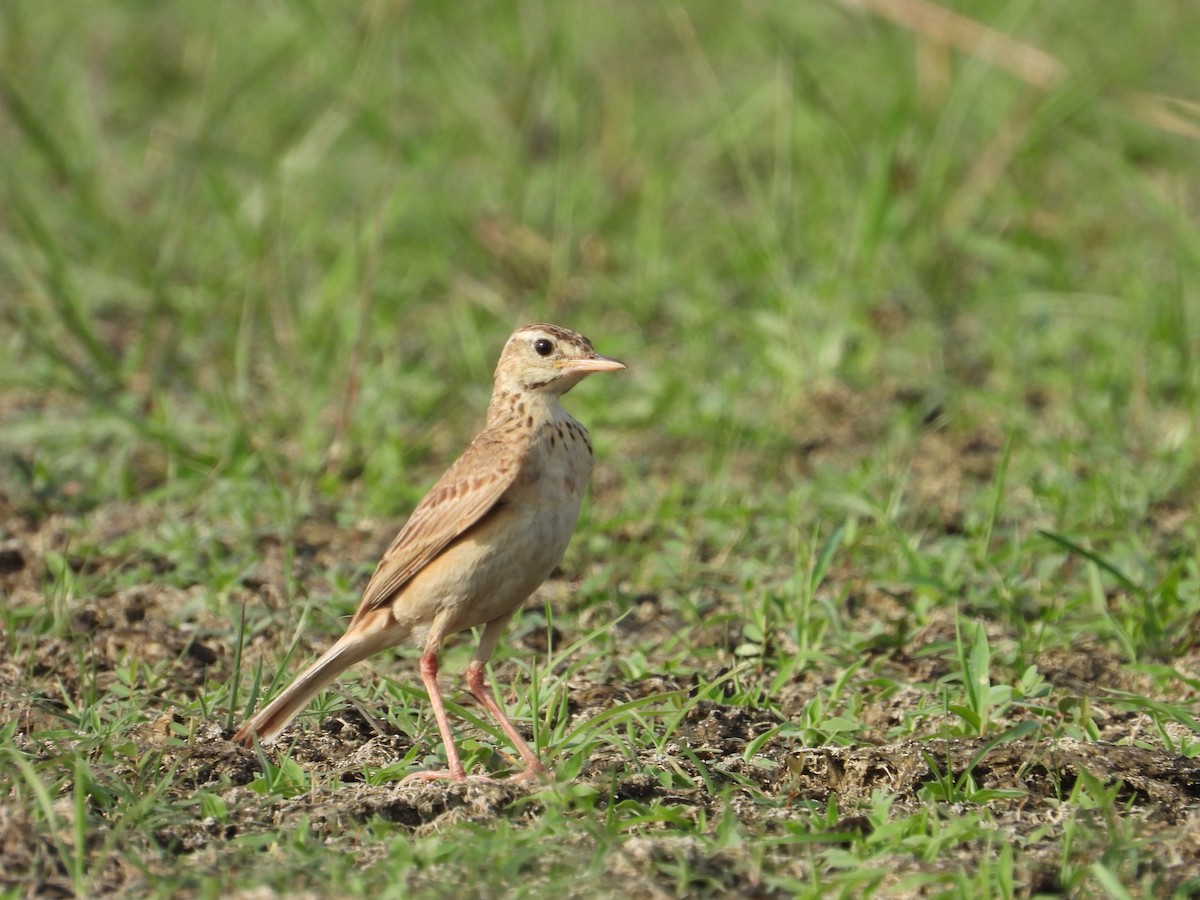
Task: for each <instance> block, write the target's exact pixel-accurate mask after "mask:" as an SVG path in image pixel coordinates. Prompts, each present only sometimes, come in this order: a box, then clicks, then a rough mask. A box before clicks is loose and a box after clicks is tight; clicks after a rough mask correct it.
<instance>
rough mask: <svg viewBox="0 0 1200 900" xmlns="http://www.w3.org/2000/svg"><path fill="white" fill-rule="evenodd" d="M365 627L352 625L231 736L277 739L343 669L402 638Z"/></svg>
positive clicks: (242, 739) (247, 742) (249, 739)
mask: <svg viewBox="0 0 1200 900" xmlns="http://www.w3.org/2000/svg"><path fill="white" fill-rule="evenodd" d="M383 612H385V613H387V612H390V611H388V610H384V611H383ZM368 627H369V626H368ZM363 631H364V629H363V628H362V627H359V628H353V629H351V630H350V631H348V632H346V633H345V634H344V635H342V636H341V637H340V638H339V639H338V641H337V642H336V643H335V644H334V645H333V646H332V647H330V648H329V649H328V650H326V651H325V652H324V653H322V654H321V656H320V657H319V658H318V659H317V661H316V662H314V663H313V664H312V665H311V666H309V667H308V668H307V669H305V670H304V671H303V672H301V673H300V675H299V676H298V677H297V678H296V680H295V681H293V682H292V683H291V684H290V685H288V687H287V690H285V691H284V692H283V693H282V694H280V695H279V696H278V697H276V698H275V699H274V700H272V701H271V702H270V703H268V704H267V705H266V706H265V707H263V708H262V709H261V710H259V711H258V713H257V714H256V715H254V716H253V717H252V718H251V719H250V720H249V721H248V722H246V724H245V725H243V726H242V727H241V728H239V729H238V730H237V732H236V733H235V734H234V736H233V738H232V739H233V740H234V741H236V742H237V743H240V744H245V745H246V746H250V745H252V744H253V743H254V739H255V738H258V739H259V741H261V742H262V743H264V744H266V743H269V742H271V741H273V740H275V738H277V737H279V734H280V733H281V732H282V731H283V729H285V728H287V726H288V724H289V723H290V722H291V721H292V719H294V718H296V716H297V715H298V714H299V712H300V711H301V710H302V709H304V707H306V706H308V702H309V701H310V700H312V698H313V697H315V696H316V695H317V694H318V693H320V692H321V691H322V690H323V689H324V688H326V687H328V686H329V684H330V683H332V682H333V681H334V679H336V678H337V677H338V676H339V675H341V674H342V672H344V671H346V669H348V668H350V666H352V665H354V664H355V663H356V662H360V661H362V660H364V659H366V658H367V657H368V656H370V655H371V654H373V653H377V652H378V651H380V650H382V649H384V648H385V647H393V646H395V645H396V644H397V643H400V641H401V640H402V639H403V635H398V634H396V633H395V632H394V630H392V629H386V628H385V629H380V630H378V631H375V632H374V633H373V634H363Z"/></svg>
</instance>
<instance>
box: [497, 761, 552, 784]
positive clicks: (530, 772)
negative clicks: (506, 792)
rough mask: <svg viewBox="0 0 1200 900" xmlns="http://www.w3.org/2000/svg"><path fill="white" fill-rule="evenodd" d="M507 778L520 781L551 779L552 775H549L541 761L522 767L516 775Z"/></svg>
mask: <svg viewBox="0 0 1200 900" xmlns="http://www.w3.org/2000/svg"><path fill="white" fill-rule="evenodd" d="M507 780H508V781H521V782H529V781H553V780H554V776H553V775H551V774H550V773H549V772H548V771H547V770H546V767H545V766H543V765H542V764H541V763H538V765H537V766H526V767H525V768H524V769H522V770H521V771H520V772H518V773H517V774H516V775H510V776H508V779H507Z"/></svg>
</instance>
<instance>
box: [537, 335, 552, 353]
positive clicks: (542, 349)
mask: <svg viewBox="0 0 1200 900" xmlns="http://www.w3.org/2000/svg"><path fill="white" fill-rule="evenodd" d="M533 349H534V350H536V351H537V353H538V356H549V355H550V354H551V353H553V352H554V344H552V343H551V342H550V341H548V340H546V339H545V338H541V339H539V340H536V341H534V342H533Z"/></svg>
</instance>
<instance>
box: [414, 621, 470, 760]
mask: <svg viewBox="0 0 1200 900" xmlns="http://www.w3.org/2000/svg"><path fill="white" fill-rule="evenodd" d="M420 670H421V681H422V682H424V684H425V692H426V693H427V694H428V695H429V705H430V706H432V707H433V718H434V719H435V720H436V721H437V727H438V732H439V733H440V734H441V736H442V744H443V745H445V747H446V765H447V767H448V768H447V770H446V771H444V772H414V773H413V774H412V775H409V776H408V777H406V778H405V779H404V780H403V781H401V782H400V783H401V784H404V783H405V782H408V781H438V780H443V779H444V780H448V781H466V780H467V773H466V771H465V770H464V769H463V764H462V762H461V761H460V760H459V758H458V748H457V747H455V746H454V734H453V732H451V731H450V720H449V719H448V718H447V717H446V705H445V704H444V703H443V702H442V692H441V690H440V689H439V688H438V681H437V674H438V647H437V645H436V644H435V643H433V642H430V643H428V644H426V646H425V652H424V653H422V654H421V662H420Z"/></svg>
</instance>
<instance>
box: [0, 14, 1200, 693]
mask: <svg viewBox="0 0 1200 900" xmlns="http://www.w3.org/2000/svg"><path fill="white" fill-rule="evenodd" d="M956 14H957V16H960V17H956ZM1197 46H1200V18H1198V17H1197V16H1195V15H1194V10H1193V8H1192V5H1191V4H1189V3H1187V2H1183V0H1178V2H1168V0H1161V2H1156V3H1153V4H1149V3H1134V2H1128V0H1121V2H1105V3H1098V2H1090V3H1084V4H1075V5H1064V6H1045V5H1041V4H1034V3H1028V2H1012V3H1004V4H994V3H983V2H979V0H956V2H950V3H946V4H945V5H944V6H934V5H932V4H924V3H919V2H914V0H895V2H887V0H863V2H851V0H845V2H836V0H828V2H819V3H806V4H789V3H782V2H747V3H740V4H729V3H717V2H701V3H679V2H662V3H650V4H633V3H624V4H622V3H593V4H579V3H561V4H550V3H536V2H520V0H513V2H492V3H478V4H470V5H466V4H418V3H408V2H397V0H388V2H366V3H351V2H326V3H320V4H317V3H308V2H254V3H246V4H241V5H230V4H183V5H181V4H161V3H150V2H121V3H116V2H102V3H92V4H86V5H82V6H81V5H69V4H49V3H45V4H31V3H8V4H5V5H4V6H3V8H2V9H0V98H2V101H3V102H2V105H0V147H2V152H0V348H2V349H0V353H2V354H3V357H2V359H0V492H3V494H4V495H5V497H6V498H7V502H8V504H9V506H10V508H12V509H17V510H20V511H21V512H22V514H24V515H25V516H26V517H27V518H28V519H29V520H30V521H33V522H38V521H44V520H45V519H46V518H47V517H50V516H52V515H57V514H64V515H66V516H69V517H74V519H75V520H76V521H78V522H79V523H80V524H79V525H78V526H77V530H78V533H79V535H78V538H77V543H76V544H75V548H76V550H77V552H81V553H83V554H85V555H86V554H92V555H95V556H96V557H112V556H113V555H114V554H115V555H120V554H122V553H128V554H129V556H128V559H127V560H126V562H124V563H123V564H122V565H121V566H119V567H118V570H117V572H116V573H115V574H114V573H113V572H110V571H106V572H105V574H104V575H103V576H102V577H99V578H98V579H97V580H92V581H89V580H88V578H87V576H86V573H85V574H80V575H79V576H78V578H77V579H76V580H75V581H74V582H72V583H73V585H74V588H73V590H74V591H75V592H76V593H75V596H78V597H82V598H86V597H89V596H94V595H95V594H97V593H99V594H100V595H103V593H104V591H110V590H112V589H113V588H114V586H119V585H121V584H140V583H144V582H146V581H148V580H153V581H157V582H160V583H175V584H178V585H180V586H184V587H190V586H193V585H196V584H199V585H201V586H202V587H203V588H204V590H205V592H206V594H205V600H204V603H205V605H206V606H207V608H208V610H209V611H210V612H211V613H214V614H216V615H218V616H221V617H225V618H226V619H227V621H229V622H230V623H231V624H230V628H231V631H230V640H231V642H232V641H233V640H234V638H233V622H234V619H235V617H236V614H237V613H236V610H235V609H233V608H231V606H230V604H229V603H228V602H227V600H228V592H227V587H228V586H230V585H233V584H236V582H237V579H238V578H239V577H240V575H241V574H243V573H244V572H245V571H247V570H248V569H250V568H253V566H254V565H255V564H256V556H257V548H256V543H255V539H256V537H258V536H261V534H262V533H263V532H264V531H271V532H273V533H274V532H278V533H280V534H282V535H283V536H284V538H285V543H286V541H287V538H288V536H289V535H290V534H292V531H293V530H294V529H295V528H296V527H297V525H298V523H299V522H301V521H303V520H305V519H306V518H317V519H321V520H328V521H332V522H335V523H337V524H338V525H340V526H346V527H349V526H350V525H352V524H354V523H358V522H361V521H366V522H369V523H375V524H373V525H372V526H371V527H372V529H373V530H378V531H379V532H380V536H381V537H383V536H384V534H383V533H384V532H386V531H387V530H388V529H387V528H386V527H384V526H382V525H378V523H379V522H380V521H381V520H382V521H386V522H390V521H393V520H398V519H399V518H400V517H402V516H403V515H404V513H405V511H407V510H408V509H409V508H410V507H411V505H412V504H413V503H415V502H416V500H417V499H419V497H420V495H421V493H422V492H423V491H424V489H425V488H426V487H427V486H428V485H429V484H430V483H431V481H432V480H433V478H435V477H436V476H437V475H438V474H439V473H440V471H441V470H442V469H443V468H444V466H445V465H446V464H448V462H449V461H450V460H451V459H452V458H453V456H454V455H455V454H456V453H457V452H458V451H459V450H460V449H461V447H462V446H464V445H465V443H466V441H467V440H468V439H469V438H470V436H471V435H472V434H473V433H474V430H475V429H476V428H477V427H478V425H479V423H480V421H481V418H482V413H483V409H484V407H485V405H486V401H487V397H488V394H489V390H490V375H491V370H492V367H493V365H494V363H495V358H496V355H497V354H498V352H499V349H500V347H501V346H502V344H503V341H504V339H505V337H506V336H507V334H508V333H509V331H510V330H511V329H512V328H513V327H515V326H517V325H520V324H523V323H525V322H530V321H538V320H548V321H553V322H556V323H559V324H563V325H567V326H570V327H573V328H577V329H579V330H581V331H583V332H584V333H586V334H588V335H589V336H590V337H591V338H592V339H593V341H594V342H595V343H596V345H597V347H598V349H599V350H600V351H601V352H602V353H607V354H611V355H614V356H617V357H619V358H622V359H624V360H625V361H626V362H628V363H629V364H630V371H629V372H628V373H627V375H626V376H623V377H622V378H620V379H616V378H614V379H606V380H605V382H604V383H603V384H600V383H588V384H586V385H585V386H583V387H582V388H580V389H579V390H578V391H576V392H574V393H573V394H572V395H571V396H570V398H569V401H568V405H569V406H570V407H571V409H572V411H573V412H574V413H575V414H576V415H577V416H578V417H579V418H580V419H581V420H582V421H584V422H585V423H586V424H587V425H588V426H589V427H590V428H591V430H592V432H593V435H594V437H595V438H596V441H597V447H598V467H597V478H596V483H595V485H594V490H593V498H592V501H591V503H590V504H589V506H588V508H587V510H586V511H585V514H584V516H585V517H584V521H583V523H582V524H581V528H580V533H579V535H578V537H577V539H576V541H575V543H574V544H573V545H572V548H571V550H570V551H569V556H568V560H567V563H566V568H567V569H568V570H569V571H570V572H573V573H585V574H586V575H587V578H586V579H585V580H584V582H583V585H582V589H581V592H582V594H583V595H584V598H585V599H584V600H583V601H582V602H583V603H584V604H586V605H593V604H594V605H597V606H598V607H601V608H603V609H605V610H608V611H609V612H610V613H612V612H619V611H622V610H625V609H628V608H629V607H630V606H631V604H633V603H634V598H635V597H637V596H639V595H649V594H654V595H656V596H659V597H661V598H663V602H664V603H665V604H666V606H667V607H668V608H669V609H673V610H674V611H675V612H676V613H677V614H679V615H681V616H682V617H683V618H682V621H683V622H684V624H685V625H686V626H688V627H696V628H700V627H701V626H703V625H704V624H705V622H706V617H707V616H710V615H713V614H716V613H720V614H721V615H724V616H726V617H727V618H728V621H729V622H730V623H731V627H733V628H735V630H736V629H737V628H740V627H741V624H742V623H743V622H752V623H753V624H754V626H755V628H757V629H758V631H757V632H755V634H757V636H758V639H759V640H760V641H765V637H764V634H766V633H769V632H770V631H771V629H772V628H774V627H782V625H781V624H780V623H784V624H788V627H789V628H790V627H792V626H794V625H795V622H796V621H797V618H796V617H797V615H798V613H797V612H796V609H797V606H796V605H795V604H797V603H799V602H800V601H801V600H803V601H804V602H805V603H807V602H808V601H809V600H811V599H812V592H813V591H815V590H816V589H817V588H818V587H819V586H820V585H819V584H818V582H819V581H820V579H819V578H818V579H816V580H815V581H813V582H812V583H811V584H810V583H809V582H808V581H807V580H806V579H808V578H809V577H810V576H811V575H812V574H813V571H814V567H815V568H817V569H820V570H821V572H822V574H828V575H829V577H830V583H829V584H828V585H826V586H825V587H824V588H822V592H823V593H822V596H824V598H825V600H826V603H827V607H826V608H825V609H824V610H823V615H825V614H827V615H828V616H830V619H829V622H831V623H832V624H829V625H828V626H826V625H817V624H812V625H811V626H810V625H809V620H808V618H807V616H808V613H807V611H806V612H805V614H804V615H805V618H804V625H803V627H802V628H801V631H803V632H804V633H803V634H800V633H797V636H796V642H797V643H798V644H800V645H802V646H805V647H806V648H807V647H809V646H810V643H809V642H811V646H813V647H819V649H820V650H821V652H823V653H826V654H830V655H832V656H834V657H837V656H839V655H840V657H841V658H842V659H849V658H853V657H854V655H855V654H856V653H858V652H859V651H860V650H861V649H862V648H863V647H864V646H868V645H869V644H870V643H871V642H872V641H875V640H877V639H878V638H879V634H880V632H881V631H885V630H887V628H888V627H889V626H888V625H887V624H885V623H875V624H873V625H869V624H867V623H862V622H848V621H839V619H838V616H839V615H840V613H838V612H837V610H838V609H840V608H841V607H840V605H841V604H843V603H844V602H846V601H847V598H853V597H854V596H857V595H858V592H859V590H860V588H861V587H862V585H863V584H864V583H865V582H870V583H873V584H882V585H884V586H885V587H886V588H887V590H889V591H892V592H894V593H896V594H897V595H898V596H904V597H910V598H912V597H915V598H916V599H915V600H912V607H913V608H914V609H915V610H916V611H917V612H916V616H917V619H918V620H919V619H920V618H921V616H922V615H923V614H924V611H927V610H928V609H930V608H932V607H934V606H937V605H944V604H960V605H961V608H962V609H964V610H966V611H968V612H969V613H970V615H972V616H974V617H978V618H979V619H980V620H981V621H986V622H991V623H998V624H999V625H1000V626H1001V627H1003V628H1006V629H1011V631H1012V634H1013V635H1014V636H1015V641H1016V643H1015V649H1013V648H1009V649H1008V650H1006V654H1007V655H1006V658H1005V663H1006V665H1009V666H1011V667H1012V669H1011V671H1012V673H1013V677H1014V678H1015V677H1016V676H1018V675H1020V673H1021V672H1022V671H1023V670H1024V667H1025V665H1026V664H1027V663H1029V662H1030V661H1031V660H1033V659H1034V658H1036V655H1037V653H1038V652H1039V651H1040V650H1041V649H1043V648H1045V647H1047V646H1071V645H1073V644H1076V643H1078V641H1079V640H1080V639H1081V636H1086V637H1088V638H1089V639H1091V638H1096V639H1098V640H1100V641H1101V642H1102V643H1105V644H1107V645H1108V646H1112V647H1115V648H1117V649H1118V650H1119V652H1120V653H1121V654H1122V656H1123V657H1124V658H1125V659H1126V660H1127V661H1128V662H1129V663H1130V664H1134V663H1139V662H1141V663H1145V662H1148V661H1155V662H1162V663H1168V664H1169V663H1171V662H1172V661H1173V660H1174V659H1175V658H1176V657H1177V656H1178V655H1179V654H1181V653H1184V652H1185V651H1190V649H1194V647H1195V644H1196V640H1197V632H1196V625H1195V622H1196V616H1197V613H1198V612H1200V571H1198V565H1197V560H1196V547H1197V541H1198V537H1197V526H1196V521H1195V516H1194V511H1195V510H1196V509H1197V507H1198V505H1200V459H1198V453H1197V443H1196V427H1197V416H1198V414H1200V370H1198V367H1197V355H1198V354H1200V282H1198V275H1200V232H1198V229H1197V222H1198V221H1200V216H1198V215H1197V213H1198V212H1200V181H1198V179H1197V172H1198V171H1200V169H1198V166H1197V164H1198V163H1200V106H1198V105H1197V104H1198V102H1200V95H1198V94H1197V87H1196V86H1197V85H1198V84H1200V56H1197V54H1196V53H1194V52H1192V48H1194V47H1197ZM597 382H598V380H597ZM114 503H122V504H130V505H133V506H135V507H152V508H156V509H167V510H171V511H172V516H171V517H170V518H169V519H168V520H167V521H165V522H159V523H158V524H156V525H155V527H154V529H152V530H150V531H147V532H144V533H141V534H138V535H135V536H129V535H125V536H123V537H122V538H121V539H120V541H119V542H117V543H111V544H105V543H104V540H103V538H102V537H97V536H96V535H95V534H93V533H92V532H91V531H89V526H88V524H87V523H88V521H89V516H91V515H92V514H93V513H94V512H95V511H97V510H100V509H103V508H104V507H106V506H107V505H110V504H114ZM835 530H836V531H835ZM833 534H836V541H835V544H834V545H833V547H832V550H831V552H833V553H834V554H835V559H836V564H835V565H834V567H833V568H832V569H827V568H826V567H823V566H815V562H814V561H815V560H816V558H817V556H818V555H819V553H820V552H821V549H822V548H825V547H829V546H830V545H829V544H827V542H828V541H829V540H830V536H831V535H833ZM216 544H219V545H220V548H219V552H217V551H216V550H214V546H215V545H216ZM137 546H140V547H142V548H143V549H144V548H146V547H152V548H154V551H155V552H156V553H159V554H160V556H161V557H162V558H167V559H169V560H170V561H171V565H170V566H168V567H167V569H166V571H163V566H162V565H161V564H160V563H154V564H153V565H152V564H151V563H147V562H144V561H140V558H139V557H137V556H136V554H135V553H134V552H133V549H132V548H134V547H137ZM1081 561H1082V562H1083V563H1084V564H1083V565H1080V564H1078V563H1080V562H1081ZM367 563H369V560H367V559H365V558H364V559H352V560H345V563H344V566H345V569H344V571H342V572H340V573H335V576H334V578H335V581H336V579H337V578H339V577H340V578H342V579H343V582H342V586H343V587H344V588H345V590H344V591H343V592H342V593H343V594H344V596H340V597H339V602H340V603H343V604H344V605H345V606H346V607H347V609H348V608H352V605H353V600H354V597H353V584H352V582H353V577H354V574H355V573H358V572H359V571H360V570H361V568H362V567H363V566H364V565H366V564H367ZM155 566H157V568H155ZM287 590H297V588H296V586H295V585H290V584H289V585H288V586H287ZM801 595H802V596H801ZM1097 598H1100V599H1099V600H1097ZM804 608H805V610H807V606H805V607H804ZM731 610H732V612H731ZM23 615H24V614H23ZM36 615H37V614H35V613H33V612H31V613H29V614H28V615H27V616H24V618H22V617H17V618H13V617H12V615H11V613H10V615H9V618H8V623H9V629H10V634H11V633H12V629H13V628H14V627H15V625H16V624H21V623H27V622H28V621H34V620H36ZM331 618H332V614H331ZM817 618H819V617H817ZM814 621H815V619H814ZM822 621H824V620H822ZM55 623H59V624H61V620H59V619H55V620H53V621H51V620H47V621H46V622H44V623H43V624H42V626H41V627H42V628H43V629H46V630H52V629H54V628H55V627H57V625H56V624H55ZM789 623H790V624H789ZM279 624H281V625H283V624H284V623H279ZM259 627H262V626H261V625H260V626H259ZM285 627H288V628H290V625H286V626H285ZM334 627H335V626H334V625H332V624H330V628H331V629H333V628H334ZM826 627H828V628H829V629H831V630H829V631H825V630H824V629H825V628H826ZM843 628H849V629H850V631H849V632H846V631H843V630H841V629H843ZM804 629H808V630H807V631H805V630H804ZM901 631H902V632H903V629H901ZM698 633H699V632H697V634H698ZM689 635H691V637H689ZM694 637H696V634H693V633H691V632H689V631H686V630H685V631H683V632H681V633H680V635H679V636H678V641H677V642H676V643H672V644H671V645H670V647H669V648H668V650H667V651H664V652H662V653H660V657H659V658H658V659H657V660H656V661H654V662H653V664H652V665H651V668H654V667H655V666H662V665H668V666H670V667H677V668H680V669H697V670H700V671H708V670H709V669H715V667H716V663H714V662H713V659H714V656H713V654H715V653H717V651H716V650H714V649H713V648H710V647H708V646H707V645H705V644H704V643H703V642H702V641H699V640H698V639H697V640H696V641H693V640H692V638H694ZM752 637H753V635H751V636H750V637H747V638H746V639H747V640H750V639H751V638H752ZM903 638H904V635H903V633H901V634H899V635H893V636H891V638H889V639H894V640H895V641H897V642H902V641H903ZM839 642H841V643H839ZM689 643H691V644H692V646H689ZM659 649H661V648H659ZM656 652H657V651H656V648H652V647H646V648H637V647H632V648H629V649H628V654H629V656H628V660H626V662H625V664H626V665H629V666H633V665H635V664H634V663H633V662H630V660H636V659H638V658H641V659H642V661H643V662H644V661H645V658H646V657H647V656H650V657H654V654H655V653H656ZM639 654H641V656H640V657H639ZM664 656H665V657H667V659H666V661H665V662H664V659H663V658H662V657H664ZM781 665H782V666H783V668H782V669H781V671H782V672H783V673H784V674H783V675H780V676H779V677H780V678H781V679H782V678H784V677H786V675H787V674H790V673H791V672H792V670H793V669H792V667H794V666H795V665H796V662H795V661H794V660H793V661H791V662H790V663H787V664H784V663H781ZM708 674H709V676H712V675H714V674H715V673H714V672H712V671H709V672H708ZM1164 677H1166V680H1167V681H1170V677H1167V676H1164ZM1164 683H1165V682H1164Z"/></svg>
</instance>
